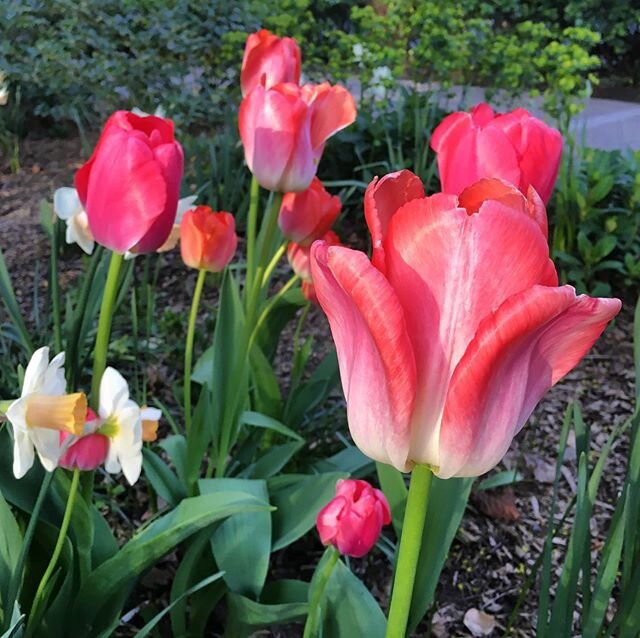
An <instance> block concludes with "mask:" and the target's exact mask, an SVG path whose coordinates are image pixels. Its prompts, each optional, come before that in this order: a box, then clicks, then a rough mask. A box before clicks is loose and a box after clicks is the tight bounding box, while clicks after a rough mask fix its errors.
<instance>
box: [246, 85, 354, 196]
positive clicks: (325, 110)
mask: <svg viewBox="0 0 640 638" xmlns="http://www.w3.org/2000/svg"><path fill="white" fill-rule="evenodd" d="M355 119H356V104H355V101H354V99H353V97H352V95H351V93H349V91H347V89H345V88H344V87H342V86H331V85H330V84H329V83H328V82H324V83H323V84H305V85H304V86H298V85H297V84H276V85H275V86H273V87H271V88H270V89H265V88H264V87H263V86H261V85H258V86H256V87H255V88H254V89H253V90H252V91H251V93H249V94H248V95H247V97H245V98H244V99H243V100H242V104H241V105H240V122H239V127H240V138H241V139H242V144H243V145H244V156H245V160H246V162H247V165H248V166H249V170H251V172H252V173H253V174H254V176H255V177H256V179H257V180H258V182H259V183H260V185H261V186H263V187H264V188H267V189H269V190H272V191H276V192H283V193H286V192H289V191H291V192H298V191H303V190H305V189H307V188H309V185H310V184H311V180H312V179H313V177H314V175H315V174H316V170H317V169H318V162H319V161H320V158H321V157H322V151H323V150H324V145H325V142H326V141H327V139H329V138H330V137H331V136H332V135H334V134H335V133H337V132H338V131H340V130H341V129H343V128H345V127H346V126H349V124H351V123H352V122H353V121H354V120H355Z"/></svg>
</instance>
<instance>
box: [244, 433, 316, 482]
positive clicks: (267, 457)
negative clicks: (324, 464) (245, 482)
mask: <svg viewBox="0 0 640 638" xmlns="http://www.w3.org/2000/svg"><path fill="white" fill-rule="evenodd" d="M303 445H304V441H293V442H292V443H283V444H282V445H273V446H271V448H270V449H269V450H267V451H266V452H265V453H264V454H263V455H262V456H261V457H260V458H259V459H258V460H257V461H256V462H255V463H252V464H251V465H249V466H248V467H247V468H245V469H244V470H243V471H242V472H240V476H242V477H244V478H255V479H258V478H262V479H267V478H271V477H272V476H275V475H276V474H277V473H278V472H279V471H280V470H281V469H282V468H283V467H284V466H285V465H286V464H287V463H288V462H289V460H290V459H291V457H292V456H293V455H294V454H295V453H296V452H297V451H298V450H299V449H300V448H302V446H303Z"/></svg>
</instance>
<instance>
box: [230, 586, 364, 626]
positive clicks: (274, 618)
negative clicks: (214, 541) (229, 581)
mask: <svg viewBox="0 0 640 638" xmlns="http://www.w3.org/2000/svg"><path fill="white" fill-rule="evenodd" d="M308 587H309V585H308V583H304V582H301V581H295V580H288V581H276V582H274V583H269V584H268V585H267V586H266V587H265V590H264V595H263V597H262V601H261V602H259V603H257V602H255V601H253V600H251V599H250V598H246V597H245V596H241V595H239V594H234V593H230V594H229V595H228V596H227V603H228V607H227V612H228V619H227V626H226V631H225V636H228V637H229V638H235V637H236V636H237V637H238V638H239V637H240V636H249V635H252V634H253V633H254V632H255V631H257V630H258V629H262V628H269V629H271V628H272V627H274V626H275V625H282V624H286V623H291V622H296V621H301V620H304V619H305V617H306V615H307V610H308V604H307V592H308ZM356 635H357V634H356ZM354 638H355V636H354Z"/></svg>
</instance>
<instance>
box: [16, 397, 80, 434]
mask: <svg viewBox="0 0 640 638" xmlns="http://www.w3.org/2000/svg"><path fill="white" fill-rule="evenodd" d="M86 416H87V397H86V395H85V394H84V393H83V392H76V393H74V394H63V395H62V396H51V395H47V394H34V395H33V396H31V397H29V400H28V403H27V411H26V422H27V427H29V428H46V429H48V430H58V431H60V432H69V433H70V434H74V435H75V436H80V435H81V434H82V431H83V429H84V422H85V419H86Z"/></svg>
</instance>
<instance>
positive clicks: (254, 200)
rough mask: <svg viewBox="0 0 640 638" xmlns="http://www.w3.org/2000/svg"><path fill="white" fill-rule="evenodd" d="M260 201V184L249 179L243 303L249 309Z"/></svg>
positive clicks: (253, 178)
mask: <svg viewBox="0 0 640 638" xmlns="http://www.w3.org/2000/svg"><path fill="white" fill-rule="evenodd" d="M259 201H260V184H258V180H257V179H256V178H255V177H251V190H250V192H249V213H248V216H247V272H246V275H245V284H244V286H245V287H244V289H245V302H246V303H247V309H248V308H249V306H248V304H249V298H250V294H249V291H251V290H252V288H253V275H254V270H255V259H256V231H257V226H258V202H259Z"/></svg>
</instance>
